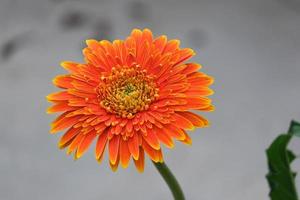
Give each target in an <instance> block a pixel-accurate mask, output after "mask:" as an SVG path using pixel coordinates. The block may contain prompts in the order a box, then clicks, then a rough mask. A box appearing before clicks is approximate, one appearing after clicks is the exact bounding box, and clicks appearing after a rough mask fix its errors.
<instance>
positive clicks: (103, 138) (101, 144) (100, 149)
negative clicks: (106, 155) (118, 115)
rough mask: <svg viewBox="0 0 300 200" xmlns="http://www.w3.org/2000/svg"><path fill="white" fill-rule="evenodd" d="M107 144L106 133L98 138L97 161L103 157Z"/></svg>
mask: <svg viewBox="0 0 300 200" xmlns="http://www.w3.org/2000/svg"><path fill="white" fill-rule="evenodd" d="M106 143H107V132H104V133H102V134H101V135H99V136H98V140H97V143H96V149H95V157H96V159H97V160H100V158H101V157H102V155H103V152H104V149H105V146H106Z"/></svg>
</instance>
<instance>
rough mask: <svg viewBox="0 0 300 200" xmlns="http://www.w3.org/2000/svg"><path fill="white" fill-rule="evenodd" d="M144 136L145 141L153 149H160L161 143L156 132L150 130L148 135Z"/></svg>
mask: <svg viewBox="0 0 300 200" xmlns="http://www.w3.org/2000/svg"><path fill="white" fill-rule="evenodd" d="M142 135H143V138H144V140H145V141H146V142H147V143H148V144H149V145H150V146H151V147H152V148H153V149H156V150H159V149H160V145H159V141H158V138H157V136H156V132H154V130H153V129H148V131H147V135H144V134H142Z"/></svg>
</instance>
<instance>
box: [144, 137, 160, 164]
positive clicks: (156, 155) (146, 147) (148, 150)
mask: <svg viewBox="0 0 300 200" xmlns="http://www.w3.org/2000/svg"><path fill="white" fill-rule="evenodd" d="M142 146H143V149H144V150H145V151H146V153H147V154H148V156H149V157H150V158H151V160H153V161H154V162H159V161H160V156H159V153H158V152H159V151H160V150H155V149H153V148H152V147H151V146H150V145H149V144H148V143H147V142H145V141H143V143H142Z"/></svg>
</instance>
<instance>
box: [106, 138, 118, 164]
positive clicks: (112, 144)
mask: <svg viewBox="0 0 300 200" xmlns="http://www.w3.org/2000/svg"><path fill="white" fill-rule="evenodd" d="M119 146H120V136H119V135H117V136H113V137H112V139H111V140H110V141H109V146H108V147H109V148H108V150H109V160H110V163H111V164H115V163H116V162H117V158H118V155H119Z"/></svg>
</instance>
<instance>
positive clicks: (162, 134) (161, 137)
mask: <svg viewBox="0 0 300 200" xmlns="http://www.w3.org/2000/svg"><path fill="white" fill-rule="evenodd" d="M156 135H157V137H158V139H159V140H160V141H161V142H162V143H164V144H165V145H166V146H167V147H168V148H173V147H174V142H173V140H172V138H171V137H170V136H169V134H167V133H165V132H163V130H162V129H157V130H156Z"/></svg>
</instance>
